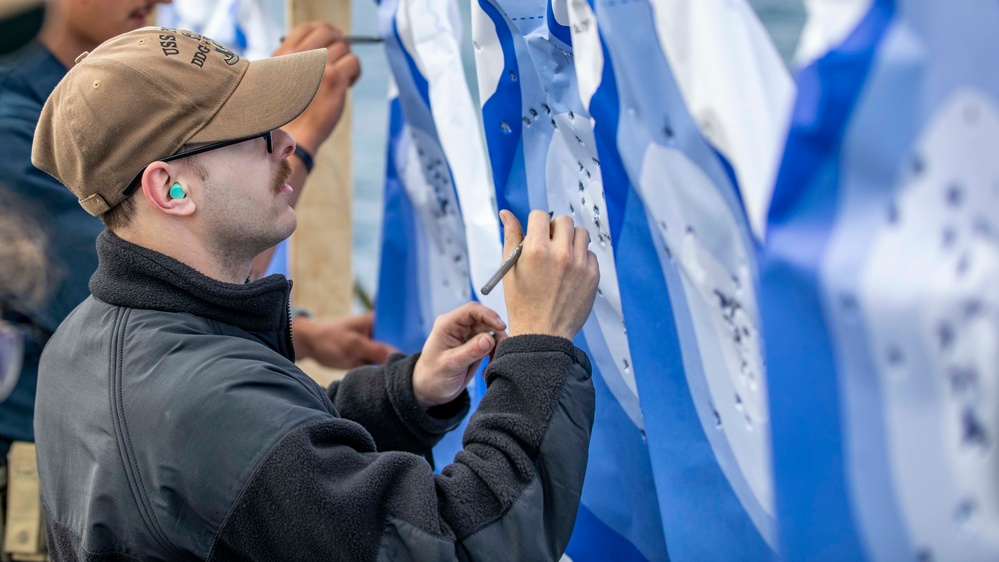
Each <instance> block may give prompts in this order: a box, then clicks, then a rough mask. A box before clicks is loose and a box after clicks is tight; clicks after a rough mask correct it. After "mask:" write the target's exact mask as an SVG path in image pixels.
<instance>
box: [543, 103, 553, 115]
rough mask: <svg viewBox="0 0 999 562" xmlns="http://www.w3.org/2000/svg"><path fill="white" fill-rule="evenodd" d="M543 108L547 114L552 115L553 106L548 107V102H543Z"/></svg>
mask: <svg viewBox="0 0 999 562" xmlns="http://www.w3.org/2000/svg"><path fill="white" fill-rule="evenodd" d="M541 109H544V110H545V114H548V115H551V112H552V108H551V107H548V104H547V103H543V104H541Z"/></svg>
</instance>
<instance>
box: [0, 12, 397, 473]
mask: <svg viewBox="0 0 999 562" xmlns="http://www.w3.org/2000/svg"><path fill="white" fill-rule="evenodd" d="M169 1H170V0H50V1H49V2H48V3H47V4H48V5H47V8H48V9H47V13H46V15H45V21H44V26H43V28H42V31H41V34H40V35H39V39H38V41H37V42H33V43H31V44H29V45H28V46H27V47H25V48H23V49H21V50H20V51H18V52H16V53H15V54H14V55H12V56H9V57H7V58H4V59H0V150H2V151H3V154H4V157H3V158H2V159H0V183H3V184H5V185H7V186H8V187H9V188H10V189H11V190H12V191H13V192H14V194H15V195H17V196H18V197H19V201H22V204H20V205H19V206H18V208H17V209H12V211H13V212H15V213H17V214H18V215H21V216H23V217H26V218H31V219H33V220H36V221H37V222H39V223H41V224H42V225H44V226H45V227H46V230H47V235H48V240H49V243H48V245H47V251H46V255H47V258H48V264H47V265H48V267H47V269H48V270H49V271H50V273H51V275H52V277H53V279H55V280H56V286H55V287H54V291H53V292H52V294H51V296H50V297H49V298H47V299H44V300H42V301H41V302H39V303H35V304H32V305H30V306H29V305H27V304H26V303H23V302H20V303H19V302H11V301H7V300H5V301H4V302H3V305H2V306H0V308H3V309H4V313H3V314H4V319H5V320H8V321H10V322H12V323H13V324H16V325H18V326H20V327H21V329H22V330H23V331H24V332H26V333H27V334H28V336H29V337H28V339H27V341H26V345H25V350H24V364H23V367H22V370H21V375H20V378H19V380H18V381H17V386H16V388H15V389H14V392H13V394H12V395H11V396H10V398H8V399H7V400H6V401H4V402H2V403H0V457H2V456H3V455H4V454H5V453H6V451H7V448H8V447H9V446H10V443H11V442H12V441H33V440H34V436H33V433H32V426H31V420H32V417H33V409H34V399H35V381H36V374H37V368H38V358H39V356H40V354H41V350H42V346H43V345H44V344H45V342H46V341H47V340H48V337H49V336H50V335H51V334H52V332H54V331H55V329H56V327H57V326H58V325H59V323H60V322H61V321H62V319H63V318H65V317H66V315H67V314H69V312H70V311H71V310H72V309H73V307H75V306H76V305H77V304H79V303H80V302H81V301H83V299H85V298H86V297H87V296H88V295H89V294H90V292H89V289H88V288H87V281H88V280H89V279H90V276H91V275H92V274H93V272H94V270H96V268H97V253H96V248H95V241H96V239H97V235H98V234H99V233H100V232H101V230H102V229H103V225H102V224H101V222H100V221H99V220H97V219H95V218H94V217H91V216H89V215H88V214H87V213H86V212H84V211H83V209H81V208H80V206H79V205H77V203H76V200H75V199H74V198H73V197H72V194H71V193H69V192H68V191H67V190H66V189H65V188H63V187H62V186H61V185H59V183H58V182H57V181H55V179H53V178H52V177H51V176H49V175H47V174H44V173H42V172H40V171H39V170H37V169H35V168H34V166H32V165H31V159H30V153H31V138H32V135H33V134H34V130H35V123H36V122H37V121H38V116H39V114H40V112H41V109H42V104H43V103H44V102H45V99H46V98H47V97H48V96H49V94H50V93H51V92H52V89H53V88H54V87H55V85H56V83H58V82H59V80H60V79H61V78H62V77H63V76H64V75H65V73H66V71H67V69H68V68H71V67H72V66H73V64H74V60H75V59H76V57H77V56H78V55H79V54H80V53H82V52H83V51H87V50H92V49H94V48H95V47H96V46H97V45H98V44H100V43H101V42H103V41H104V40H106V39H109V38H111V37H114V36H115V35H118V34H120V33H124V32H126V31H130V30H134V29H137V28H139V27H141V26H143V25H145V23H146V19H147V18H148V16H149V15H150V14H151V13H152V11H153V9H154V8H155V6H156V5H157V4H159V3H166V2H169ZM40 12H41V11H40V9H39V8H35V9H33V10H31V11H30V12H27V13H25V14H24V17H22V19H24V20H25V21H27V20H28V19H30V18H34V20H33V21H36V20H37V19H38V16H39V15H40ZM29 23H30V22H29ZM23 27H25V26H24V25H21V24H19V28H23ZM319 47H328V49H329V50H328V52H329V56H328V59H327V63H326V73H325V74H324V77H323V83H322V85H321V86H320V89H319V92H318V93H317V95H316V103H315V104H313V105H312V106H311V107H309V109H308V110H307V111H305V112H304V113H303V114H302V115H301V116H300V117H299V118H298V119H296V120H295V121H294V122H293V123H290V124H288V126H287V127H286V129H285V130H287V131H288V132H289V133H291V134H292V135H294V136H295V138H296V140H297V141H298V143H299V145H298V146H299V147H300V148H299V152H298V154H297V155H295V156H293V157H292V158H291V159H290V162H291V164H292V167H293V169H294V174H293V175H292V177H291V179H290V180H289V182H290V184H291V185H292V186H294V187H295V190H296V192H295V195H294V196H293V200H292V204H294V203H295V201H296V200H297V194H298V192H299V191H300V189H301V187H302V186H303V184H304V183H305V179H306V176H307V174H308V170H307V165H306V163H305V162H304V161H303V158H304V159H308V160H311V155H312V154H315V151H316V150H317V149H318V148H319V146H320V145H321V144H322V143H323V142H324V141H325V140H326V138H327V137H329V136H330V133H331V132H332V130H333V127H334V125H335V124H336V123H337V121H338V120H339V118H340V115H341V114H342V112H343V106H344V99H345V96H346V91H347V88H348V87H349V86H350V85H351V84H353V82H354V80H356V79H357V77H358V75H359V72H360V67H359V63H358V60H357V58H356V57H355V56H353V55H352V54H350V51H349V48H348V46H347V43H346V41H345V40H344V37H343V36H342V34H341V33H340V32H339V31H337V30H335V29H333V28H332V27H330V26H328V25H326V24H319V23H310V24H303V25H301V26H298V27H296V28H295V29H294V30H292V32H291V33H290V34H289V35H288V38H287V39H286V40H285V41H284V42H283V43H282V45H281V47H280V48H279V49H278V51H277V53H276V54H285V53H290V52H297V51H304V50H308V49H314V48H319ZM267 255H268V256H269V253H268V254H267ZM265 269H266V260H265V259H258V260H257V262H256V266H255V269H254V272H253V275H254V277H255V278H256V277H259V276H260V274H261V273H262V272H263V271H264V270H265ZM294 323H295V327H296V332H297V333H296V335H297V336H298V337H299V343H300V345H299V346H298V351H299V358H305V357H311V358H314V359H316V360H317V361H319V362H320V363H323V364H326V365H328V366H332V367H340V368H350V367H355V366H358V365H362V364H366V363H371V362H383V361H384V360H385V359H386V357H387V356H388V353H389V352H390V351H391V348H390V347H389V346H387V345H384V344H381V343H379V342H375V341H372V340H371V339H370V333H371V316H370V315H364V316H360V317H353V318H348V319H343V320H339V321H318V320H310V319H308V318H304V317H296V318H295V320H294Z"/></svg>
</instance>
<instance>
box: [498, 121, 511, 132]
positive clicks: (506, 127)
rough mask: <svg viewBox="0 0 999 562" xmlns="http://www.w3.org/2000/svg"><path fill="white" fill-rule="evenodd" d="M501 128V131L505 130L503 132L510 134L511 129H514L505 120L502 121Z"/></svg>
mask: <svg viewBox="0 0 999 562" xmlns="http://www.w3.org/2000/svg"><path fill="white" fill-rule="evenodd" d="M500 130H501V131H503V134H505V135H508V134H510V132H511V131H512V130H513V129H511V128H510V125H507V124H506V123H505V122H504V123H500Z"/></svg>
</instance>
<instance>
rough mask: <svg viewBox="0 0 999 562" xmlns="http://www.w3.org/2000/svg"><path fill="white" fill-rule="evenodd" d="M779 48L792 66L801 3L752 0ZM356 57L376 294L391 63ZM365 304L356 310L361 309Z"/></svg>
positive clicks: (366, 224) (357, 247)
mask: <svg viewBox="0 0 999 562" xmlns="http://www.w3.org/2000/svg"><path fill="white" fill-rule="evenodd" d="M749 3H750V4H751V5H752V6H753V8H754V9H755V10H756V12H757V13H758V14H759V16H760V19H761V20H762V21H763V24H764V26H765V27H766V28H767V31H769V33H770V36H771V37H773V40H774V43H775V44H776V45H777V49H778V50H779V51H780V53H781V55H782V56H783V57H784V60H785V61H787V62H788V64H790V61H791V57H792V55H793V54H794V49H795V47H796V46H797V43H798V36H799V35H800V34H801V28H802V25H803V24H804V21H805V12H804V8H803V6H802V3H801V0H749ZM459 5H460V7H461V11H462V13H463V15H464V20H465V22H466V28H465V43H466V45H465V46H466V49H465V52H466V54H467V56H466V57H465V58H464V61H463V62H464V66H465V72H466V75H467V76H468V78H469V82H470V84H471V91H472V95H473V97H476V98H477V95H478V92H477V91H476V88H475V85H474V84H475V80H474V72H475V68H474V62H473V60H472V55H471V43H470V39H469V36H470V34H471V32H470V26H469V24H468V21H469V15H468V14H469V6H468V2H467V0H465V1H460V2H459ZM351 14H352V17H351V33H352V34H354V35H377V34H378V19H377V18H378V16H377V9H376V5H375V3H374V2H373V1H372V0H352V4H351ZM354 52H355V53H356V54H357V55H358V57H359V58H360V59H361V79H360V80H359V81H358V82H357V84H356V85H355V86H354V110H353V111H354V112H353V119H354V121H353V126H354V130H353V173H354V207H353V220H354V232H353V235H354V240H353V252H354V253H353V267H354V276H355V279H356V280H357V281H358V284H359V285H360V286H361V287H362V288H363V289H364V290H365V291H366V292H367V293H368V294H369V295H370V294H371V293H372V292H373V291H374V288H375V287H376V286H377V279H378V258H379V250H380V242H381V240H380V238H381V225H382V191H383V189H384V179H385V142H386V137H387V133H388V112H387V109H388V104H387V101H386V100H387V95H388V75H389V69H388V61H387V60H386V58H385V53H384V50H383V48H382V47H381V46H379V45H372V46H366V45H358V46H356V47H355V48H354ZM357 306H359V305H355V308H356V307H357Z"/></svg>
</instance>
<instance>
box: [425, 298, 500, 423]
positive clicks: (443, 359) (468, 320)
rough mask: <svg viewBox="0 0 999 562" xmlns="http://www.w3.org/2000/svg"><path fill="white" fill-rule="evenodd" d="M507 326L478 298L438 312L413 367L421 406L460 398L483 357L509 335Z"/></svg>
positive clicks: (431, 405) (430, 405) (428, 406)
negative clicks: (441, 312) (493, 334)
mask: <svg viewBox="0 0 999 562" xmlns="http://www.w3.org/2000/svg"><path fill="white" fill-rule="evenodd" d="M504 329H506V324H504V323H503V320H501V319H500V317H499V315H498V314H496V313H495V312H493V311H492V310H489V309H488V308H486V307H484V306H482V305H481V304H479V303H476V302H470V303H468V304H465V305H463V306H461V307H458V308H456V309H455V310H453V311H451V312H449V313H447V314H442V315H440V316H438V317H437V320H435V321H434V326H433V328H431V330H430V337H428V338H427V343H425V344H424V345H423V353H422V354H421V355H420V359H419V360H418V361H417V362H416V366H415V367H414V368H413V394H414V395H415V396H416V401H417V402H418V403H419V404H420V406H422V407H423V408H424V409H427V408H431V407H433V406H439V405H441V404H447V403H448V402H450V401H452V400H454V399H455V398H457V397H458V395H459V394H461V392H462V390H464V389H465V386H467V385H468V381H470V380H472V376H473V375H474V374H475V371H476V370H477V369H478V368H479V363H481V362H482V359H484V358H485V357H486V356H487V355H489V354H490V353H491V352H492V351H493V349H494V348H495V347H496V344H497V343H498V342H499V341H501V340H502V339H503V338H505V337H506V334H505V333H504V332H503V330H504ZM490 331H492V332H495V334H496V336H495V337H493V336H491V335H490V334H489V333H488V332H490Z"/></svg>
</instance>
